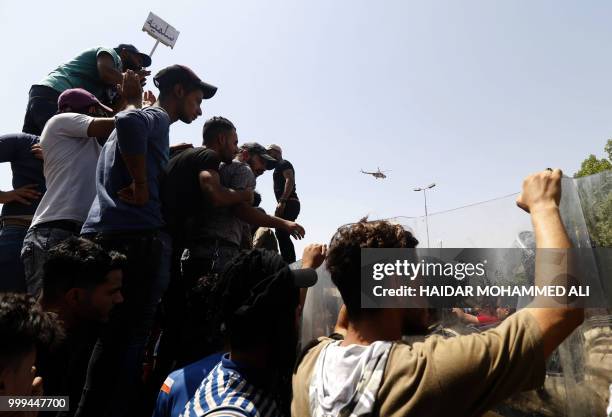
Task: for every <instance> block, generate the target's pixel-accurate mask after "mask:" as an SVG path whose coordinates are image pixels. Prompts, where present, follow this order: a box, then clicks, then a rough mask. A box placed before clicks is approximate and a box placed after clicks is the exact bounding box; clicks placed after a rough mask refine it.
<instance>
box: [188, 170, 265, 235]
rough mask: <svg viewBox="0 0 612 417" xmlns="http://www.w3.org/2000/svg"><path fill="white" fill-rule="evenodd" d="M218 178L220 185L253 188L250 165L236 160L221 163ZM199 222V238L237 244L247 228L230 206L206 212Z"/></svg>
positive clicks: (253, 182) (253, 180) (253, 181)
mask: <svg viewBox="0 0 612 417" xmlns="http://www.w3.org/2000/svg"><path fill="white" fill-rule="evenodd" d="M219 178H220V181H221V185H223V186H224V187H227V188H232V189H234V190H244V189H246V188H255V183H256V181H255V174H253V171H251V167H249V165H248V164H247V163H245V162H240V161H238V160H234V161H232V163H231V164H221V166H220V168H219ZM200 224H201V227H200V233H199V234H198V237H199V238H201V239H219V240H224V241H227V242H230V243H233V244H236V245H238V246H240V243H241V242H242V237H243V233H244V231H245V230H248V227H245V222H243V221H242V220H240V219H239V218H238V217H236V215H234V213H233V212H232V208H230V207H222V208H218V209H214V210H212V211H210V212H207V213H206V217H205V218H203V219H202V220H201V222H200Z"/></svg>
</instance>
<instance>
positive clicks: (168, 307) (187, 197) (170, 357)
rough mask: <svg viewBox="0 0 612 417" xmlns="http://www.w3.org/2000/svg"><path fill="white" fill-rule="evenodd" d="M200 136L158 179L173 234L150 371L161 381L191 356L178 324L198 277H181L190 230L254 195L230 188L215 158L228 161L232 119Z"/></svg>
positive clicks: (215, 122)
mask: <svg viewBox="0 0 612 417" xmlns="http://www.w3.org/2000/svg"><path fill="white" fill-rule="evenodd" d="M202 137H203V145H204V146H202V147H198V148H187V149H184V150H182V151H180V152H177V153H175V154H174V155H173V156H172V158H171V159H170V161H169V162H168V166H167V167H166V170H165V173H164V176H163V179H162V186H161V196H162V212H163V214H164V219H165V221H166V229H167V230H168V232H169V233H170V235H171V236H172V262H171V273H170V283H169V286H168V291H167V292H166V295H165V296H164V299H163V313H164V315H163V322H164V323H163V325H162V327H163V332H162V334H161V336H160V340H159V348H158V356H157V361H156V373H155V376H154V378H158V379H159V382H160V383H161V380H162V378H165V377H166V375H168V373H169V372H170V371H171V370H172V369H173V368H175V365H176V364H177V363H178V365H179V366H181V365H185V364H186V363H188V362H189V361H190V359H191V358H190V357H189V356H186V353H185V351H186V349H185V343H184V338H185V337H186V336H187V335H186V334H184V333H185V332H182V329H184V328H185V327H189V324H188V323H186V321H188V317H186V310H185V309H186V301H187V300H186V294H187V293H189V292H190V290H191V289H192V288H193V287H194V286H195V285H196V279H197V278H198V277H197V276H196V277H194V278H193V279H181V265H180V262H181V255H182V254H183V250H184V249H185V248H186V247H189V246H190V245H191V244H192V242H193V239H194V232H195V231H196V230H198V227H199V225H200V223H201V222H202V221H204V220H205V219H206V218H207V217H208V215H209V214H210V213H211V212H212V211H213V210H214V209H215V208H220V207H227V206H232V205H236V204H238V203H241V202H245V203H247V204H248V203H250V201H251V199H252V198H253V190H251V189H245V190H238V191H237V190H233V189H228V188H225V187H223V186H222V185H221V182H220V180H219V164H220V163H221V162H228V163H229V162H231V161H232V158H233V157H234V155H235V154H236V152H237V150H238V135H237V133H236V128H235V127H234V124H233V123H232V122H231V121H229V120H228V119H226V118H224V117H212V118H211V119H209V120H207V121H206V123H204V128H203V129H202Z"/></svg>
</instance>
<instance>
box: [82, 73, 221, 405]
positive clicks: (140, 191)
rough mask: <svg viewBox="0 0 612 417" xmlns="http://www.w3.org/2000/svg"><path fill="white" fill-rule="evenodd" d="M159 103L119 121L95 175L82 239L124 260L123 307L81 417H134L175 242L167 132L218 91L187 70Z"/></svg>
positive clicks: (172, 78) (165, 77) (92, 372)
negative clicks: (164, 184)
mask: <svg viewBox="0 0 612 417" xmlns="http://www.w3.org/2000/svg"><path fill="white" fill-rule="evenodd" d="M153 81H154V83H155V86H156V87H157V88H159V97H158V100H157V101H156V102H155V103H154V104H153V105H152V106H149V107H147V108H145V109H132V110H128V111H125V112H122V113H119V114H118V115H117V116H116V118H115V130H114V131H113V133H112V134H111V135H110V137H109V138H108V141H107V142H106V143H105V144H104V147H103V148H102V151H101V153H100V158H99V159H98V166H97V168H96V170H97V175H96V196H95V198H94V200H93V203H92V205H91V208H90V210H89V214H88V216H87V220H86V221H85V224H84V225H83V229H82V231H81V232H82V234H84V235H88V236H89V237H91V238H92V239H94V240H95V241H96V242H97V243H99V244H101V245H102V246H103V247H104V248H105V249H106V250H117V251H119V252H122V253H124V254H125V255H126V256H127V259H128V261H127V267H126V268H125V274H124V277H123V290H122V292H123V297H124V302H123V304H121V306H120V307H118V308H117V309H116V310H114V312H113V314H112V316H111V318H110V321H109V323H108V325H107V327H106V328H105V329H104V331H103V332H102V334H101V336H100V341H99V343H98V344H97V345H96V347H95V349H94V351H93V353H92V358H91V361H90V364H89V370H88V376H87V383H86V385H85V389H84V391H83V397H82V398H81V402H80V404H79V409H78V411H77V414H76V416H77V417H93V416H99V415H112V416H115V417H121V416H126V415H135V414H136V411H135V410H134V409H130V407H132V408H133V407H138V405H139V403H140V401H139V398H138V397H139V391H140V385H141V383H142V382H141V379H140V376H141V370H142V354H143V351H144V347H145V344H146V341H147V339H148V337H149V333H150V330H151V327H152V325H153V317H154V315H155V311H156V309H157V304H158V302H159V300H160V298H161V297H162V295H163V293H164V291H165V290H166V287H167V285H168V281H169V275H170V258H171V239H170V236H169V235H168V234H167V233H166V232H164V231H163V230H162V228H163V227H164V221H163V219H162V213H161V201H160V191H159V188H160V177H161V175H162V173H163V171H164V169H165V167H166V164H167V163H168V158H169V142H170V138H169V131H170V125H171V124H172V123H174V122H176V121H177V120H181V121H182V122H184V123H191V122H193V121H194V120H195V119H197V118H198V117H199V116H200V115H201V114H202V110H201V108H200V106H201V104H202V100H203V99H205V98H211V97H212V96H213V95H214V94H215V92H216V87H214V86H211V85H210V84H206V83H204V82H203V81H202V80H201V79H200V78H199V77H198V76H197V75H195V73H194V72H193V71H191V70H190V69H189V68H187V67H185V66H182V65H172V66H170V67H167V68H164V69H162V70H161V71H160V72H159V73H157V75H156V76H155V77H154V79H153Z"/></svg>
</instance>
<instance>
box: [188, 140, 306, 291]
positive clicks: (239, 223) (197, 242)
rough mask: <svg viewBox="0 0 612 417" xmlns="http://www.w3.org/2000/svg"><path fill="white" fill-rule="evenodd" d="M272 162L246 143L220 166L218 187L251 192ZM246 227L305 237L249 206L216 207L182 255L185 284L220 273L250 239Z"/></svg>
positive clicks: (284, 222) (297, 229)
mask: <svg viewBox="0 0 612 417" xmlns="http://www.w3.org/2000/svg"><path fill="white" fill-rule="evenodd" d="M275 162H276V161H275V160H274V159H273V158H272V157H270V156H269V155H268V154H267V153H266V149H265V148H264V147H263V146H262V145H260V144H259V143H256V142H250V143H245V144H243V145H242V146H241V147H240V151H239V153H238V156H237V157H236V159H234V160H233V161H231V163H224V164H222V165H221V167H220V169H219V177H220V182H221V185H222V186H224V187H227V188H229V189H233V190H253V189H254V188H255V185H256V177H257V176H260V175H261V174H263V173H264V172H265V171H266V169H267V167H268V166H269V165H268V164H269V163H275ZM245 223H247V224H245ZM248 224H250V225H255V226H263V227H274V228H279V229H283V230H286V231H287V233H289V234H290V235H292V236H294V237H296V238H302V237H303V236H304V228H303V227H302V226H300V225H299V224H297V223H295V222H292V221H289V220H284V219H281V218H279V217H273V216H269V215H267V214H265V213H264V212H262V211H260V210H258V209H257V208H255V207H253V206H252V204H246V203H243V204H237V205H235V206H234V207H219V206H217V207H216V208H215V210H213V211H211V212H209V213H206V214H205V215H203V216H200V222H199V223H198V227H197V228H196V229H195V231H194V239H193V241H192V242H191V245H189V246H188V247H187V249H186V250H185V252H184V253H183V257H182V259H181V265H182V269H183V274H184V277H186V279H187V281H189V282H193V281H194V280H195V279H197V278H199V277H200V276H202V275H209V274H218V273H220V272H221V271H222V270H223V268H224V267H225V265H226V264H227V263H228V262H229V261H230V260H231V259H232V258H233V257H234V256H236V255H237V254H238V252H239V251H240V246H241V243H242V242H243V238H244V235H245V233H246V234H249V237H250V228H249V227H248Z"/></svg>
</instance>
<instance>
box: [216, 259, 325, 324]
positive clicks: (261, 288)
mask: <svg viewBox="0 0 612 417" xmlns="http://www.w3.org/2000/svg"><path fill="white" fill-rule="evenodd" d="M247 275H248V276H247ZM221 279H222V280H224V281H225V284H226V285H224V290H223V291H224V293H225V295H224V296H223V298H224V299H225V300H228V301H229V300H231V301H229V302H228V303H227V304H225V305H224V306H223V309H224V311H225V315H226V319H228V318H229V317H228V316H231V319H230V320H232V321H233V320H238V321H243V320H249V319H252V318H255V317H258V318H263V317H264V316H266V317H267V316H270V315H275V314H279V313H280V310H282V309H283V308H284V307H287V308H289V307H291V306H292V302H291V299H292V297H291V295H292V291H294V290H296V289H299V288H308V287H312V286H313V285H315V284H316V283H317V272H316V271H315V270H314V269H312V268H303V269H291V268H289V266H288V265H287V264H286V263H285V261H284V260H283V258H282V257H281V256H280V255H279V254H277V253H275V252H272V251H268V250H265V249H252V250H249V251H244V252H242V253H241V254H240V255H238V256H236V257H235V258H234V259H233V260H232V261H231V262H230V263H229V264H228V265H227V266H226V269H225V270H224V272H223V274H222V277H221ZM294 294H295V293H294Z"/></svg>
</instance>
